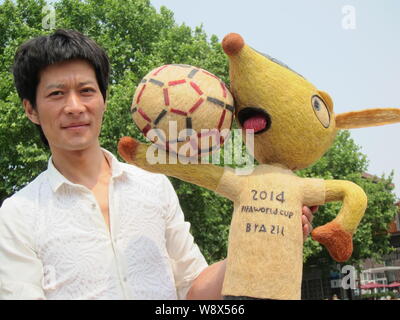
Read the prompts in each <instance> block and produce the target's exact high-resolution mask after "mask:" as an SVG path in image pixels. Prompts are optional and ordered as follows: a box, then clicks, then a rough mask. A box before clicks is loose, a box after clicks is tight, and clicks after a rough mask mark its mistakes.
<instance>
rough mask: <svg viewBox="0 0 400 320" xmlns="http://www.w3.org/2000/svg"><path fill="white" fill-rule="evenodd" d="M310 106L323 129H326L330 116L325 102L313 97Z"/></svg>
mask: <svg viewBox="0 0 400 320" xmlns="http://www.w3.org/2000/svg"><path fill="white" fill-rule="evenodd" d="M311 104H312V107H313V110H314V113H315V115H316V116H317V118H318V120H319V121H320V122H321V124H322V125H323V126H324V127H325V128H328V127H329V124H330V122H331V116H330V114H329V110H328V108H327V107H326V105H325V102H324V101H323V100H322V99H321V98H320V97H318V96H313V97H312V98H311Z"/></svg>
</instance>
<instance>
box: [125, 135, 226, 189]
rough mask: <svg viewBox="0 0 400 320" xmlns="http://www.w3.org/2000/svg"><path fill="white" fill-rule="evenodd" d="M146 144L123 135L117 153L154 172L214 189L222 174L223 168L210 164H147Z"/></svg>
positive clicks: (128, 160)
mask: <svg viewBox="0 0 400 320" xmlns="http://www.w3.org/2000/svg"><path fill="white" fill-rule="evenodd" d="M148 148H149V146H148V145H146V144H142V143H139V142H138V141H136V140H135V139H133V138H130V137H123V138H121V139H120V140H119V143H118V153H119V154H120V155H121V157H122V158H123V159H124V160H125V161H126V162H128V163H130V164H134V165H136V166H137V167H139V168H142V169H144V170H146V171H150V172H154V173H162V174H165V175H167V176H171V177H175V178H178V179H180V180H183V181H186V182H190V183H193V184H196V185H198V186H201V187H204V188H207V189H209V190H212V191H215V190H216V189H217V187H218V185H219V182H220V180H221V178H222V176H223V174H224V168H222V167H217V166H213V165H210V164H181V163H176V164H168V163H166V164H159V163H157V164H149V163H148V161H147V159H146V154H147V149H148Z"/></svg>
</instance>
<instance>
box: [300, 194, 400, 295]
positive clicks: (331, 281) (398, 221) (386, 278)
mask: <svg viewBox="0 0 400 320" xmlns="http://www.w3.org/2000/svg"><path fill="white" fill-rule="evenodd" d="M396 206H397V207H398V213H397V215H396V217H395V219H394V221H393V222H392V223H391V224H390V226H389V230H388V232H389V233H390V243H391V245H392V246H393V247H394V248H395V251H394V252H392V253H391V254H389V255H387V256H385V257H384V258H383V260H384V261H383V263H382V264H377V263H376V262H374V261H373V260H371V259H367V260H365V261H364V263H363V265H362V268H361V273H360V274H357V273H355V282H354V284H355V286H356V287H357V289H355V290H352V289H349V290H345V289H343V287H342V278H343V276H344V275H345V274H344V273H342V271H343V270H339V268H338V270H337V272H332V271H330V270H327V269H326V266H327V265H329V264H328V262H327V261H317V262H315V263H314V264H312V265H309V266H308V267H307V269H305V270H304V272H303V282H302V299H303V300H321V299H330V298H331V297H332V296H333V295H334V294H336V295H337V296H338V297H340V298H341V299H357V298H359V297H360V295H361V294H364V293H368V292H369V291H367V290H360V289H358V287H359V285H363V284H368V283H371V282H375V283H379V284H384V285H387V284H390V283H393V282H400V201H399V202H397V203H396ZM373 290H374V291H375V292H377V291H379V290H387V289H380V288H379V289H373ZM399 290H400V288H399Z"/></svg>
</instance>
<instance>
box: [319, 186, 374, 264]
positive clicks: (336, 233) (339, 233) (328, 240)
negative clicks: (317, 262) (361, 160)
mask: <svg viewBox="0 0 400 320" xmlns="http://www.w3.org/2000/svg"><path fill="white" fill-rule="evenodd" d="M332 201H341V202H342V203H343V205H342V208H341V209H340V212H339V214H338V215H337V216H336V218H335V219H334V220H332V221H331V222H329V223H327V224H325V225H323V226H321V227H318V228H316V229H315V230H314V231H313V232H312V233H311V235H312V238H313V239H314V240H317V241H318V242H320V243H321V244H323V245H324V246H325V247H326V248H327V250H328V251H329V254H330V255H331V256H332V258H333V259H335V260H336V261H338V262H344V261H347V260H348V259H349V258H350V256H351V254H352V251H353V233H354V232H355V231H356V229H357V226H358V224H359V223H360V221H361V219H362V217H363V215H364V212H365V209H366V208H367V201H368V199H367V196H366V194H365V192H364V191H363V189H361V188H360V187H359V186H358V185H356V184H355V183H353V182H350V181H344V180H327V181H325V202H332Z"/></svg>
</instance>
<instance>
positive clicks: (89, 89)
mask: <svg viewBox="0 0 400 320" xmlns="http://www.w3.org/2000/svg"><path fill="white" fill-rule="evenodd" d="M81 91H82V92H84V93H90V92H95V90H94V89H92V88H85V89H82V90H81Z"/></svg>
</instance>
